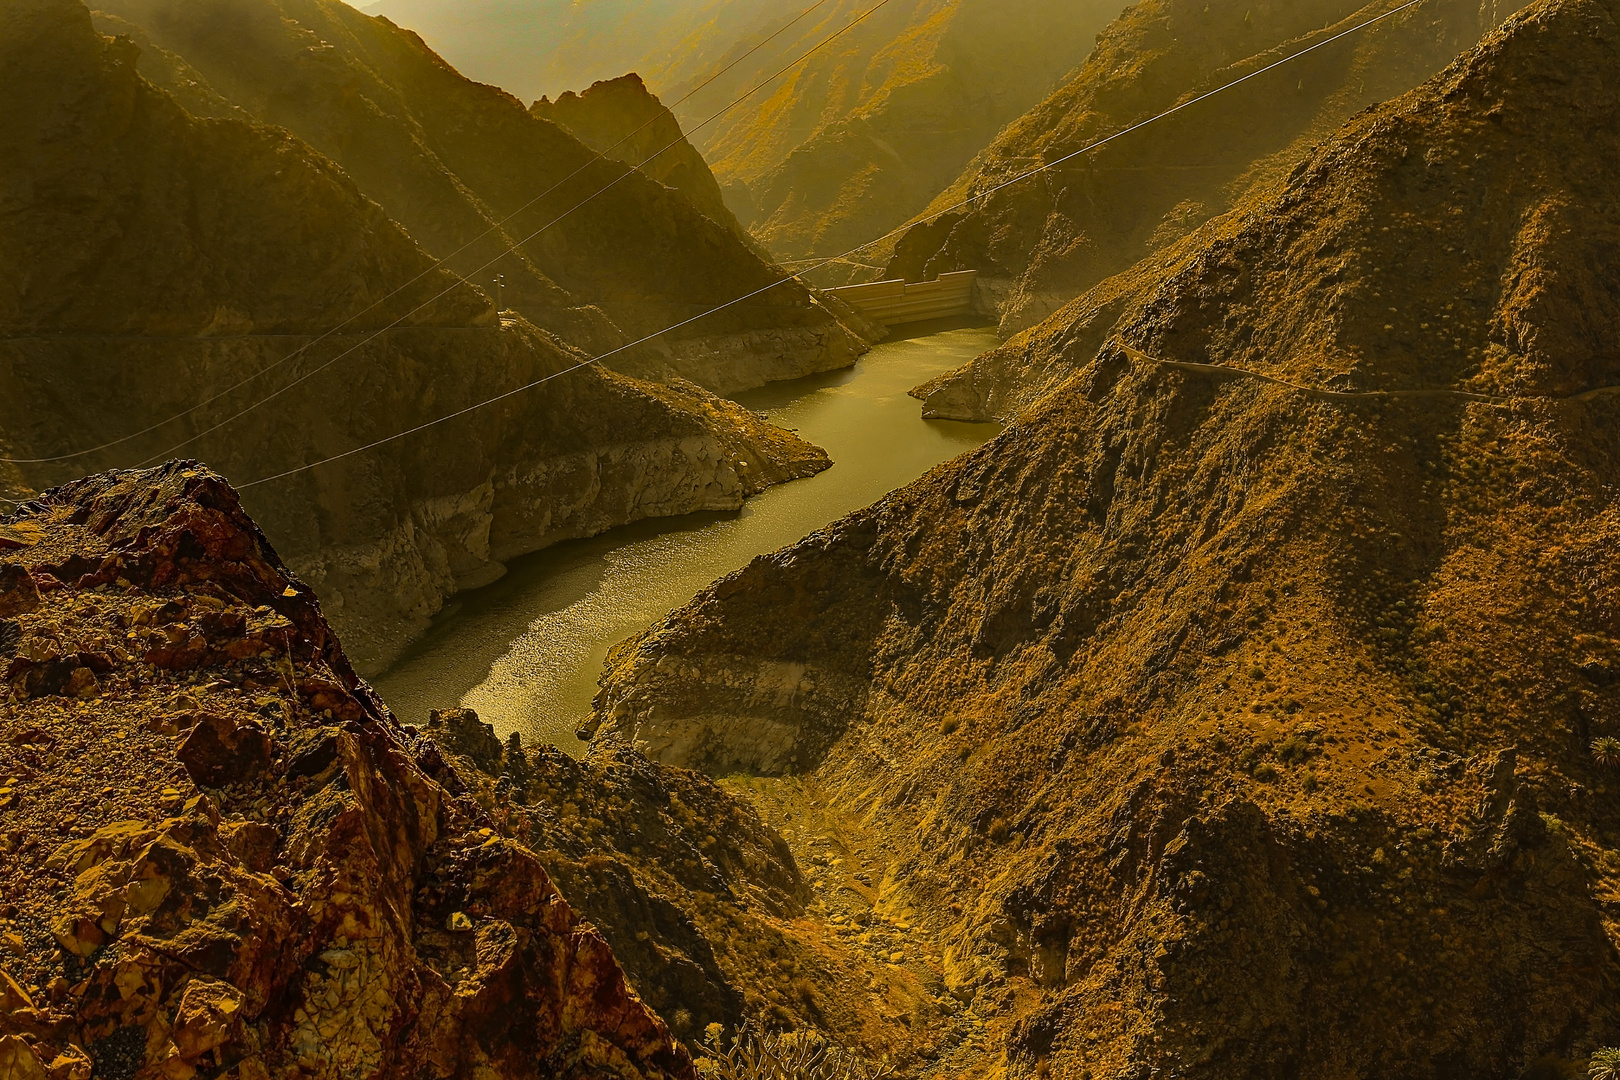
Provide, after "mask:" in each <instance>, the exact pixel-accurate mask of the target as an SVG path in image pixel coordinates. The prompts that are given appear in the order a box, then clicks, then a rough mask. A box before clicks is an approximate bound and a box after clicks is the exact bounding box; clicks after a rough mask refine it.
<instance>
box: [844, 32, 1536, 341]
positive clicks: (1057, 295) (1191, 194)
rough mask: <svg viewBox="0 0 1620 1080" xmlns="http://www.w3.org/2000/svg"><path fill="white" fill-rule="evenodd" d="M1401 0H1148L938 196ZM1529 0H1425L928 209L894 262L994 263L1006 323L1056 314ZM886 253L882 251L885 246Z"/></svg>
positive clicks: (894, 269) (899, 267)
mask: <svg viewBox="0 0 1620 1080" xmlns="http://www.w3.org/2000/svg"><path fill="white" fill-rule="evenodd" d="M1395 6H1397V5H1396V2H1394V0H1376V2H1374V3H1370V4H1369V3H1365V0H1297V2H1290V3H1260V4H1244V3H1231V2H1227V3H1214V4H1211V3H1206V2H1205V0H1142V2H1140V3H1138V4H1136V5H1135V6H1133V7H1131V8H1130V9H1128V10H1127V11H1126V12H1125V13H1124V14H1122V15H1121V16H1120V17H1119V18H1118V19H1117V20H1115V21H1114V23H1113V24H1112V25H1110V26H1109V27H1108V28H1107V30H1106V31H1105V32H1104V33H1103V34H1102V35H1101V37H1100V38H1099V39H1098V43H1097V49H1096V51H1095V52H1094V53H1093V54H1092V56H1091V58H1090V59H1089V60H1087V61H1086V64H1085V66H1084V67H1083V68H1082V69H1081V70H1080V71H1079V72H1078V74H1076V75H1075V76H1074V77H1073V78H1072V79H1070V80H1069V81H1068V82H1067V83H1066V84H1065V85H1064V86H1063V87H1062V88H1061V89H1059V90H1058V91H1057V92H1056V93H1054V94H1053V95H1052V96H1051V97H1050V98H1048V99H1047V100H1046V101H1044V102H1042V103H1041V104H1040V105H1039V106H1038V107H1036V108H1035V109H1033V110H1032V111H1030V112H1029V113H1028V114H1026V115H1025V116H1023V117H1021V118H1020V119H1018V120H1017V121H1016V122H1015V123H1013V124H1011V125H1009V126H1008V128H1007V129H1006V130H1005V131H1004V132H1002V133H1001V135H1000V136H999V137H998V138H997V139H996V140H995V141H994V143H992V144H991V145H989V147H988V149H986V150H984V152H983V153H981V154H979V155H978V157H977V158H976V159H975V160H974V161H973V163H972V164H971V165H970V166H969V167H968V168H967V170H966V171H965V172H964V173H963V174H962V176H961V177H960V178H958V179H957V181H956V182H955V183H954V184H952V185H951V186H950V187H949V189H948V190H946V191H945V192H944V193H943V194H941V195H940V196H939V197H938V198H937V199H935V200H934V204H933V205H932V206H931V207H930V210H931V211H932V212H938V211H942V210H945V209H947V208H949V207H952V206H954V205H957V204H958V203H960V202H961V201H963V200H965V199H968V198H970V197H972V196H974V195H978V194H980V193H981V192H985V191H988V190H990V189H992V188H995V187H997V186H999V185H1001V184H1003V183H1005V182H1006V181H1007V180H1010V179H1012V178H1013V177H1016V176H1018V175H1020V174H1022V173H1024V172H1026V171H1028V170H1029V169H1031V168H1033V167H1035V166H1038V165H1040V164H1043V163H1046V162H1052V161H1056V160H1058V159H1060V158H1064V157H1067V156H1068V155H1070V154H1073V153H1075V152H1076V151H1079V150H1081V149H1083V148H1085V147H1086V146H1088V145H1090V144H1092V143H1093V142H1095V141H1096V140H1098V139H1100V138H1103V137H1105V136H1108V135H1111V134H1114V133H1115V132H1120V131H1123V130H1125V129H1127V128H1130V127H1131V126H1132V125H1135V124H1137V123H1140V122H1141V121H1143V120H1146V119H1147V118H1149V117H1151V116H1154V115H1156V114H1158V113H1160V112H1163V111H1164V110H1166V109H1168V108H1170V107H1172V106H1174V105H1176V104H1178V103H1182V102H1186V101H1189V100H1191V99H1192V98H1195V97H1197V96H1199V95H1201V94H1204V93H1206V92H1208V91H1210V90H1214V89H1216V88H1218V87H1221V86H1224V85H1226V84H1228V83H1231V82H1233V81H1234V80H1237V79H1241V78H1243V77H1244V76H1246V75H1250V74H1252V73H1254V72H1257V71H1259V70H1260V69H1262V68H1264V67H1266V66H1267V65H1269V64H1272V63H1274V62H1275V61H1277V60H1280V59H1283V58H1285V57H1288V56H1290V55H1292V54H1294V53H1297V52H1299V51H1301V50H1303V49H1307V48H1310V47H1311V46H1313V45H1317V44H1319V43H1321V42H1324V41H1325V40H1326V39H1328V38H1330V37H1332V36H1334V35H1336V34H1338V33H1340V32H1341V31H1343V30H1345V29H1348V28H1350V27H1352V26H1355V25H1356V24H1358V23H1361V22H1364V21H1366V20H1368V19H1371V18H1373V17H1374V16H1377V15H1379V14H1380V13H1383V12H1387V11H1389V10H1390V9H1392V8H1394V7H1395ZM1517 6H1518V0H1501V2H1496V0H1492V2H1489V3H1485V4H1480V3H1478V2H1476V0H1424V2H1423V3H1422V4H1420V5H1418V6H1417V7H1415V8H1413V9H1411V10H1409V11H1406V12H1403V13H1402V14H1400V15H1398V16H1394V17H1392V18H1390V19H1388V20H1386V21H1384V22H1380V23H1379V24H1377V25H1376V26H1373V27H1371V28H1369V29H1367V30H1365V31H1361V32H1358V33H1356V34H1354V35H1352V36H1349V37H1347V38H1345V39H1344V40H1342V41H1338V42H1334V43H1333V44H1329V45H1325V46H1323V47H1322V48H1319V49H1317V50H1316V51H1314V52H1312V53H1311V54H1310V55H1309V56H1305V57H1302V58H1301V59H1300V60H1298V61H1296V62H1293V63H1290V64H1287V65H1286V66H1284V67H1282V68H1279V69H1278V70H1276V71H1273V72H1269V73H1267V74H1264V75H1260V76H1258V77H1255V78H1252V79H1250V80H1249V81H1247V82H1245V83H1243V84H1242V85H1241V86H1237V87H1234V88H1233V89H1232V90H1230V91H1226V92H1224V93H1222V94H1220V95H1219V96H1217V97H1215V98H1212V99H1211V100H1209V101H1205V102H1201V103H1199V104H1198V105H1196V106H1193V107H1190V108H1188V109H1186V110H1185V111H1183V112H1180V113H1177V114H1176V115H1174V116H1171V117H1167V118H1166V119H1165V120H1162V121H1159V122H1157V123H1155V124H1154V125H1153V126H1152V127H1150V128H1147V129H1144V130H1141V131H1133V132H1131V133H1130V134H1129V135H1127V136H1126V137H1124V138H1121V139H1119V140H1118V141H1116V142H1112V143H1110V144H1109V145H1107V146H1105V147H1102V148H1101V149H1098V150H1095V151H1093V152H1091V153H1089V154H1087V155H1085V156H1084V157H1081V158H1077V159H1075V160H1073V161H1070V162H1067V163H1065V164H1064V165H1062V166H1061V167H1059V168H1057V169H1054V170H1049V171H1047V172H1045V173H1043V174H1042V175H1041V176H1039V177H1036V178H1033V179H1030V180H1025V181H1022V182H1020V183H1018V184H1016V185H1014V186H1012V187H1009V188H1007V189H1006V190H1003V191H1000V192H997V193H996V194H994V195H993V196H991V197H989V198H988V199H985V200H983V201H981V202H979V203H977V204H975V205H974V206H972V207H971V208H970V209H968V210H967V211H962V212H953V213H950V214H947V215H946V216H944V217H941V218H938V219H937V220H933V221H929V222H927V223H924V224H920V225H918V226H917V227H915V228H914V229H912V230H911V231H910V232H909V233H908V234H906V235H905V236H904V237H903V238H902V239H901V240H900V241H899V243H898V244H897V245H896V254H895V256H894V257H893V258H892V260H891V261H890V262H889V264H888V273H889V274H890V275H893V276H904V277H907V278H909V279H912V280H924V279H927V278H929V277H931V276H933V275H937V274H939V273H940V272H942V271H950V270H957V269H976V270H979V271H981V278H980V286H981V288H982V289H983V296H984V302H985V306H986V308H987V310H988V311H989V312H990V313H993V314H997V315H999V316H1000V317H1001V320H1002V327H1003V330H1004V332H1007V333H1013V332H1016V331H1018V330H1021V329H1024V328H1026V327H1028V326H1031V325H1033V324H1034V323H1037V322H1039V321H1040V320H1041V319H1043V318H1045V317H1046V316H1047V315H1049V314H1051V313H1052V312H1053V311H1054V310H1056V309H1057V308H1059V307H1061V306H1062V305H1063V304H1065V303H1067V302H1068V301H1070V300H1072V299H1074V298H1075V297H1076V296H1078V295H1079V294H1080V293H1082V292H1084V291H1085V290H1086V289H1088V288H1090V287H1091V286H1092V285H1095V284H1096V283H1097V282H1099V281H1101V280H1102V279H1103V278H1105V277H1107V276H1109V275H1110V274H1113V273H1117V272H1118V271H1120V270H1123V269H1124V268H1126V267H1127V266H1130V265H1131V264H1132V263H1135V262H1136V261H1137V260H1138V259H1140V258H1142V257H1143V256H1145V255H1147V254H1148V253H1149V252H1151V251H1153V250H1155V249H1157V248H1159V247H1162V246H1163V245H1164V244H1166V243H1169V242H1171V241H1173V240H1175V239H1177V238H1179V237H1181V236H1185V235H1186V234H1187V233H1188V232H1189V231H1191V230H1192V229H1194V228H1196V227H1197V226H1198V225H1200V224H1202V223H1203V222H1204V221H1207V220H1208V219H1209V218H1210V217H1212V216H1214V215H1216V214H1220V213H1223V212H1225V211H1226V210H1227V209H1228V208H1229V207H1230V206H1231V205H1232V204H1233V201H1234V200H1235V199H1237V198H1239V197H1241V195H1242V194H1243V193H1244V192H1245V191H1246V190H1248V189H1249V188H1250V187H1251V186H1252V185H1254V184H1256V183H1259V182H1262V181H1265V180H1267V179H1274V178H1277V177H1280V176H1281V175H1283V174H1285V173H1287V172H1288V170H1289V169H1290V168H1292V167H1293V166H1294V164H1295V163H1296V162H1298V161H1299V160H1300V159H1301V158H1302V157H1303V156H1304V155H1305V154H1306V153H1307V152H1308V151H1309V149H1310V148H1311V146H1312V145H1313V144H1315V143H1317V142H1319V141H1320V140H1322V139H1323V138H1326V137H1327V136H1328V135H1330V134H1331V133H1332V132H1333V131H1334V130H1335V129H1336V128H1337V127H1338V125H1339V124H1341V123H1343V122H1344V121H1345V120H1346V119H1347V118H1349V117H1350V116H1352V115H1354V114H1355V113H1357V112H1359V111H1360V110H1362V109H1364V108H1366V107H1367V106H1369V105H1372V104H1375V103H1377V102H1380V101H1384V100H1387V99H1389V98H1392V97H1396V96H1398V95H1400V94H1402V93H1404V92H1406V91H1407V90H1409V89H1411V88H1412V87H1414V86H1416V85H1418V84H1419V83H1421V82H1422V81H1424V80H1425V79H1427V78H1429V77H1430V76H1431V75H1433V74H1434V73H1435V72H1437V71H1439V70H1440V69H1441V68H1443V67H1445V66H1446V65H1447V64H1448V63H1450V62H1451V60H1452V58H1453V57H1454V56H1456V54H1457V53H1458V52H1460V51H1462V50H1465V49H1467V48H1469V47H1471V46H1472V45H1473V44H1474V43H1475V42H1477V41H1478V40H1479V39H1480V37H1481V36H1482V35H1484V34H1485V33H1486V32H1488V31H1489V30H1490V29H1491V28H1492V27H1494V26H1495V25H1496V24H1497V23H1498V22H1499V21H1500V20H1501V19H1502V18H1504V17H1505V16H1506V15H1508V14H1509V13H1510V12H1511V11H1512V10H1513V9H1515V8H1516V7H1517ZM874 257H876V253H874Z"/></svg>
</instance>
